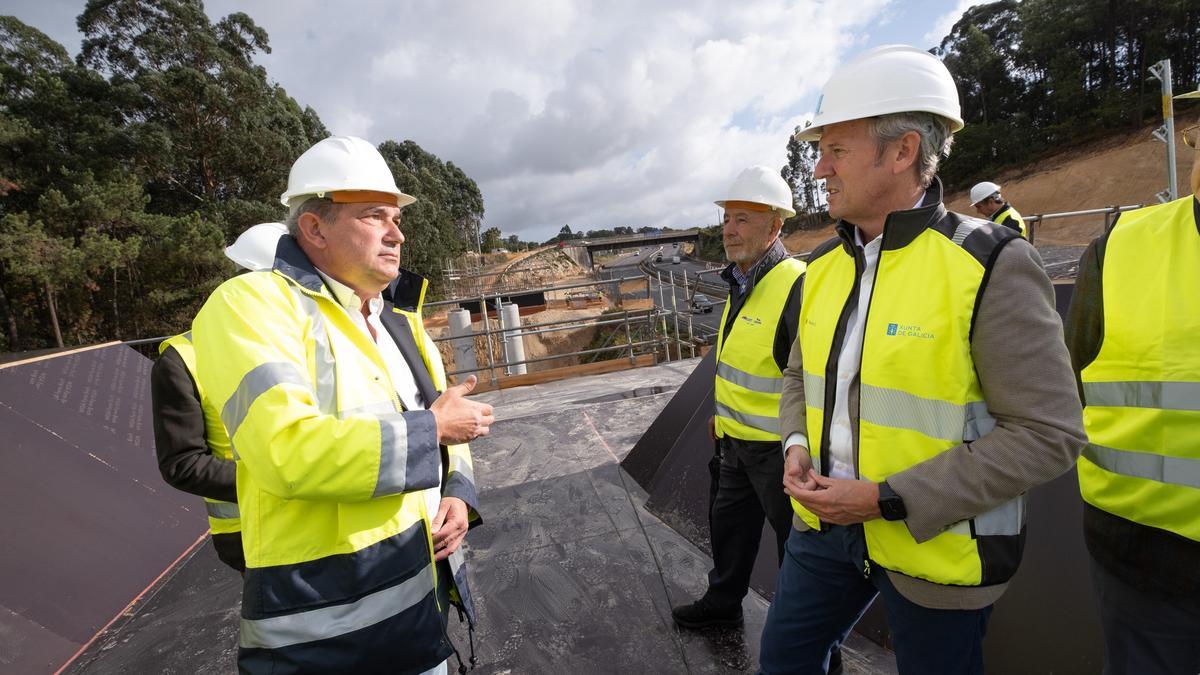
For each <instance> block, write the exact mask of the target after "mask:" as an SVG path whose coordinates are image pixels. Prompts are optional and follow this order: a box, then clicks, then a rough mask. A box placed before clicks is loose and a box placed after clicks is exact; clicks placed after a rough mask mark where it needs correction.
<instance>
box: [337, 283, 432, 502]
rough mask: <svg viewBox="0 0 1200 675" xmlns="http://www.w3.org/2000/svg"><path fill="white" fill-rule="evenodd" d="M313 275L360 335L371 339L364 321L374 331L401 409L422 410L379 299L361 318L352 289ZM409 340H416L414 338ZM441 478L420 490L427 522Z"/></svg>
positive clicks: (369, 304) (422, 402)
mask: <svg viewBox="0 0 1200 675" xmlns="http://www.w3.org/2000/svg"><path fill="white" fill-rule="evenodd" d="M317 274H320V275H321V278H322V279H324V280H325V285H326V286H328V287H329V291H330V292H331V293H333V297H334V299H335V300H337V302H338V304H339V305H341V306H342V309H344V310H346V313H347V314H349V315H350V320H351V321H353V322H354V325H356V326H358V328H359V329H360V330H361V331H362V332H363V334H364V335H366V336H367V337H368V338H371V331H370V329H368V328H367V323H368V322H370V325H371V328H374V329H375V335H376V336H377V337H376V338H372V339H371V341H372V342H374V343H375V347H376V348H377V349H378V350H379V356H380V357H381V358H382V359H383V364H384V366H385V367H386V368H387V373H388V377H389V378H391V380H392V386H393V387H395V388H396V395H397V396H399V397H400V403H401V404H403V405H404V409H405V410H424V409H425V400H424V398H422V397H421V392H420V390H418V389H417V380H416V378H415V377H413V373H412V368H410V367H409V365H408V361H406V360H404V355H403V354H401V353H400V348H399V347H397V346H396V341H395V340H393V339H392V336H391V333H388V332H387V328H384V326H383V323H382V322H381V321H380V320H379V316H380V315H381V314H382V313H383V297H381V296H379V295H376V296H375V297H373V298H371V299H370V300H368V301H367V312H368V316H367V318H365V319H364V318H363V314H362V299H361V298H359V297H358V294H356V293H355V292H354V289H352V288H350V287H349V286H347V285H346V284H343V283H342V282H340V281H338V280H337V279H334V278H333V277H331V276H329V275H328V274H325V273H324V272H322V271H321V270H317ZM413 337H414V338H417V337H418V336H413ZM441 475H442V472H441V470H440V469H439V470H438V476H439V478H438V482H439V484H438V486H437V487H433V488H429V489H427V490H423V491H422V492H423V494H424V497H425V503H426V506H427V508H428V509H429V518H430V519H432V518H433V517H434V515H436V514H437V510H438V506H439V505H440V503H441V500H442V486H441V478H440V477H441Z"/></svg>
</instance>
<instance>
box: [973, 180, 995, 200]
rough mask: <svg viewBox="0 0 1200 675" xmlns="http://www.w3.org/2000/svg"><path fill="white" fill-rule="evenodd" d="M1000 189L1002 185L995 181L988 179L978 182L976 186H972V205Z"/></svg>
mask: <svg viewBox="0 0 1200 675" xmlns="http://www.w3.org/2000/svg"><path fill="white" fill-rule="evenodd" d="M999 191H1000V186H999V185H996V184H995V183H989V182H988V181H986V180H985V181H983V182H982V183H976V184H975V187H973V188H971V206H975V205H976V204H978V203H979V202H981V201H983V200H985V199H987V198H988V197H991V196H992V195H994V194H996V193H997V192H999Z"/></svg>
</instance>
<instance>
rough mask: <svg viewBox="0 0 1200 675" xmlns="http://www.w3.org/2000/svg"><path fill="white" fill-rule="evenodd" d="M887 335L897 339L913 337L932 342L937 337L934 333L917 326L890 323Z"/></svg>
mask: <svg viewBox="0 0 1200 675" xmlns="http://www.w3.org/2000/svg"><path fill="white" fill-rule="evenodd" d="M887 334H888V335H892V336H895V337H911V338H918V339H921V340H932V339H933V338H934V337H935V336H934V334H933V333H931V332H929V331H927V330H925V329H924V328H921V327H920V326H918V325H916V324H903V323H889V324H888V325H887Z"/></svg>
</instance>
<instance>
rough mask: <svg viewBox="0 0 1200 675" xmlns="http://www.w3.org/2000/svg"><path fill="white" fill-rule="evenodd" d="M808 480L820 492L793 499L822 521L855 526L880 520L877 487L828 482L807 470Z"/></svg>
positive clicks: (800, 494)
mask: <svg viewBox="0 0 1200 675" xmlns="http://www.w3.org/2000/svg"><path fill="white" fill-rule="evenodd" d="M808 478H809V480H811V481H813V482H815V483H816V484H817V489H815V490H808V491H802V492H798V493H796V494H792V497H794V498H795V499H796V501H798V502H800V504H801V505H802V506H803V507H804V508H806V509H808V510H809V511H811V512H812V513H813V514H814V515H816V516H817V517H818V518H820V519H821V520H822V521H824V522H826V523H832V524H834V525H855V524H857V523H865V522H866V521H868V520H874V519H876V518H878V517H880V513H879V484H878V483H874V482H871V481H869V480H855V479H848V480H847V479H840V478H826V477H825V476H822V475H820V474H818V473H817V472H816V471H813V470H812V469H809V470H808ZM788 494H791V493H788Z"/></svg>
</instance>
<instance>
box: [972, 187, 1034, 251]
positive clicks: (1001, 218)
mask: <svg viewBox="0 0 1200 675" xmlns="http://www.w3.org/2000/svg"><path fill="white" fill-rule="evenodd" d="M971 206H974V207H975V212H976V213H978V214H979V216H980V217H981V218H985V219H987V220H990V221H992V222H993V223H998V224H1000V225H1003V226H1005V227H1011V228H1012V229H1014V230H1016V231H1017V232H1020V233H1021V236H1022V237H1025V238H1026V239H1028V238H1029V234H1028V232H1027V229H1028V228H1027V226H1026V225H1025V219H1024V218H1022V217H1021V214H1020V213H1017V210H1016V209H1015V208H1013V206H1012V204H1009V203H1008V202H1006V201H1004V197H1003V196H1002V195H1001V194H1000V186H999V185H996V184H995V183H989V182H987V181H984V182H982V183H976V184H975V187H972V188H971Z"/></svg>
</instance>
